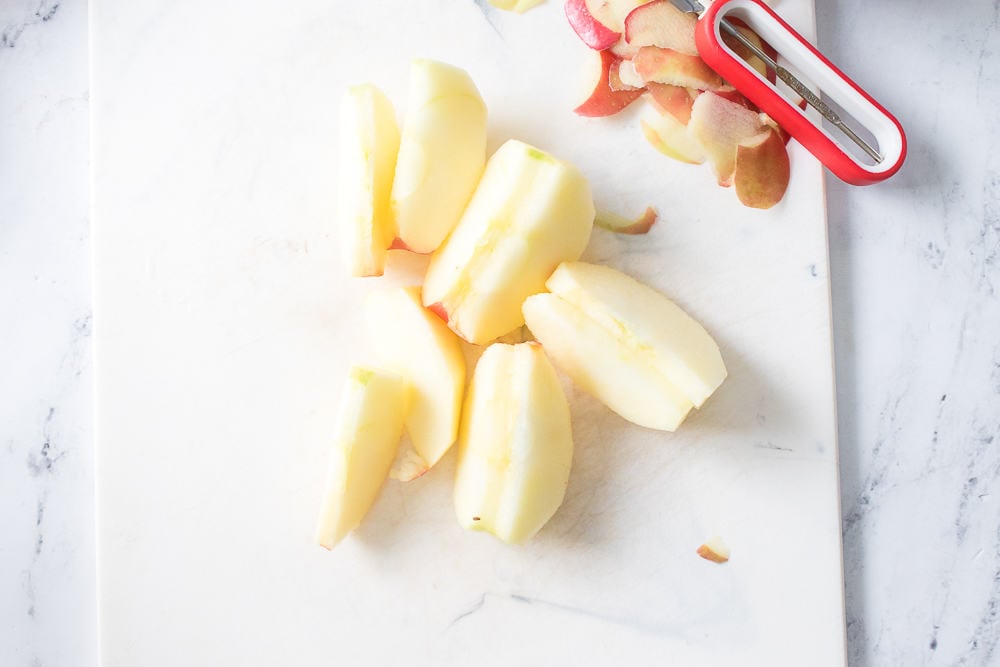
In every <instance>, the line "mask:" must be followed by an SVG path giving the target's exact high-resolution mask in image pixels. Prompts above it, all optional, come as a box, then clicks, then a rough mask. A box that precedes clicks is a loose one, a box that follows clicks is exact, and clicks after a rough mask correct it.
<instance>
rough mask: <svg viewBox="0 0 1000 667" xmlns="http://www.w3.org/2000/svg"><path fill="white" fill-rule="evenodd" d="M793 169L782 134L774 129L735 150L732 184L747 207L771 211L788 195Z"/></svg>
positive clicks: (748, 140) (768, 128) (744, 142)
mask: <svg viewBox="0 0 1000 667" xmlns="http://www.w3.org/2000/svg"><path fill="white" fill-rule="evenodd" d="M790 177H791V168H790V165H789V162H788V151H787V150H786V149H785V143H784V142H783V141H782V140H781V135H780V134H779V133H778V132H777V130H775V129H774V128H772V127H769V126H768V127H767V129H766V130H765V131H764V132H762V133H760V134H759V135H757V136H755V137H752V138H750V139H747V140H746V141H742V142H740V144H739V145H738V146H737V147H736V171H735V173H734V174H733V185H735V186H736V196H737V197H738V198H739V200H740V202H741V203H742V204H743V205H744V206H749V207H750V208H761V209H767V208H771V207H772V206H774V205H775V204H777V203H778V202H779V201H781V198H782V197H784V196H785V190H787V189H788V181H789V178H790Z"/></svg>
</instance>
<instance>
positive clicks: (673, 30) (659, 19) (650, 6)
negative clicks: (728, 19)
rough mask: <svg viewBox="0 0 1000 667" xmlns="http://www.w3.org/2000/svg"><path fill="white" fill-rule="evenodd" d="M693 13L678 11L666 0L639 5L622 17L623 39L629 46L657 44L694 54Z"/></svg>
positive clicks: (695, 49) (663, 47)
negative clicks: (623, 23) (623, 22)
mask: <svg viewBox="0 0 1000 667" xmlns="http://www.w3.org/2000/svg"><path fill="white" fill-rule="evenodd" d="M696 23H697V18H696V17H695V15H694V14H690V13H687V12H682V11H681V10H679V9H677V8H676V7H674V5H673V4H672V3H671V2H670V1H669V0H656V1H655V2H650V3H647V4H644V5H640V6H638V7H636V8H635V9H633V10H632V11H631V12H629V15H628V16H626V17H625V41H626V43H628V44H629V45H630V46H658V47H660V48H662V49H673V50H675V51H680V52H681V53H685V54H687V55H691V56H696V55H698V47H697V46H696V45H695V42H694V28H695V24H696Z"/></svg>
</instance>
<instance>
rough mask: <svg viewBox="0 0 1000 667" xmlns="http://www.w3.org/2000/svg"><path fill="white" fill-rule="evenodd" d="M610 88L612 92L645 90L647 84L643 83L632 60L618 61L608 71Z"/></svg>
mask: <svg viewBox="0 0 1000 667" xmlns="http://www.w3.org/2000/svg"><path fill="white" fill-rule="evenodd" d="M608 86H610V87H611V90H615V91H618V90H645V88H646V82H645V81H643V80H642V79H641V78H640V77H639V75H638V74H636V73H635V68H634V67H632V61H630V60H618V61H616V64H615V65H612V66H611V69H610V70H609V71H608Z"/></svg>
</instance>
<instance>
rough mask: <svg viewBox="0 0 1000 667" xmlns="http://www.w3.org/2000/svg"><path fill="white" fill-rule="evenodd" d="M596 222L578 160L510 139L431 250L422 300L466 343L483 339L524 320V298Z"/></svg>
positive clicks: (582, 243) (571, 255)
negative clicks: (448, 232) (454, 224)
mask: <svg viewBox="0 0 1000 667" xmlns="http://www.w3.org/2000/svg"><path fill="white" fill-rule="evenodd" d="M593 222H594V202H593V198H592V197H591V193H590V186H589V185H588V184H587V181H586V179H585V178H584V177H583V175H582V174H580V172H579V171H578V170H577V169H576V167H574V166H572V165H571V164H569V163H567V162H562V161H561V160H557V159H556V158H554V157H552V156H551V155H549V154H548V153H544V152H542V151H540V150H538V149H537V148H533V147H532V146H529V145H527V144H524V143H522V142H520V141H514V140H511V141H508V142H507V143H505V144H504V145H503V146H501V147H500V148H499V149H498V150H497V152H496V153H495V154H494V155H493V157H491V158H490V161H489V163H488V164H487V165H486V171H485V172H484V173H483V178H482V180H481V181H480V183H479V187H478V188H476V192H475V195H473V197H472V201H471V202H469V206H468V208H466V210H465V213H464V214H463V215H462V219H461V220H460V221H459V223H458V226H457V227H455V230H454V231H453V232H452V234H451V236H449V237H448V239H447V241H445V243H444V245H442V246H441V247H440V248H439V249H438V250H437V252H435V253H434V255H433V256H432V257H431V261H430V265H429V266H428V268H427V275H426V278H425V280H424V288H423V300H424V305H425V306H427V307H428V308H430V309H431V310H433V311H434V312H435V313H437V314H438V315H439V316H440V317H442V318H443V319H444V320H445V321H447V322H448V325H449V326H450V327H451V328H452V329H453V330H454V331H455V332H456V333H457V334H458V335H460V336H461V337H462V338H464V339H465V340H467V341H469V342H470V343H475V344H477V345H481V344H485V343H488V342H490V341H492V340H494V339H495V338H497V337H498V336H501V335H503V334H505V333H507V332H509V331H511V330H512V329H516V328H517V327H519V326H521V325H522V324H524V318H523V316H522V314H521V303H522V302H523V301H524V299H525V298H526V297H528V296H530V295H532V294H536V293H538V292H541V291H544V289H545V280H546V279H547V278H548V277H549V275H551V273H552V271H554V270H555V268H556V267H557V266H558V265H559V263H560V262H563V261H567V260H573V259H576V258H578V257H579V256H580V254H581V253H583V250H584V248H585V247H586V245H587V241H588V240H589V239H590V232H591V229H592V228H593Z"/></svg>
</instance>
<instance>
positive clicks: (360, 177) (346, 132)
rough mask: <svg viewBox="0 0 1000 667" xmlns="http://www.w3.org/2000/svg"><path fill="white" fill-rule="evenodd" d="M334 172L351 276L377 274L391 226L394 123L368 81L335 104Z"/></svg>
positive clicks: (396, 146)
mask: <svg viewBox="0 0 1000 667" xmlns="http://www.w3.org/2000/svg"><path fill="white" fill-rule="evenodd" d="M338 149H339V161H340V169H339V172H338V174H339V175H338V181H337V182H338V193H339V194H338V197H337V204H338V209H339V214H338V218H339V223H340V230H341V240H342V254H343V257H344V261H345V263H346V264H347V267H348V271H349V272H350V274H351V275H352V276H380V275H382V273H383V271H384V267H385V257H386V253H387V252H388V248H389V244H390V243H392V239H393V236H394V235H395V226H394V224H393V221H392V214H391V212H390V210H389V194H390V192H391V190H392V175H393V171H394V170H395V168H396V152H397V151H398V150H399V127H398V126H397V124H396V112H395V111H393V108H392V102H390V101H389V99H388V98H387V97H386V96H385V95H384V94H383V93H382V91H380V90H379V89H378V88H376V87H375V86H373V85H371V84H365V85H361V86H354V87H352V88H350V89H349V90H348V91H347V94H346V95H345V96H344V99H343V101H342V102H341V106H340V143H339V145H338Z"/></svg>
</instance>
